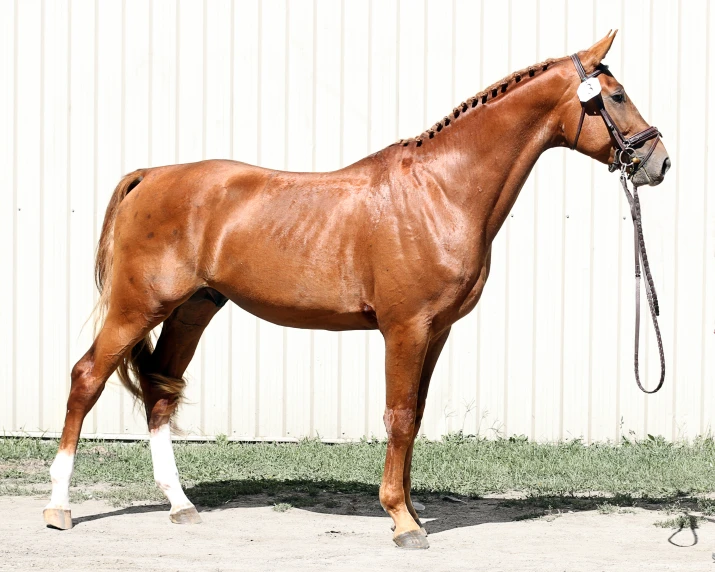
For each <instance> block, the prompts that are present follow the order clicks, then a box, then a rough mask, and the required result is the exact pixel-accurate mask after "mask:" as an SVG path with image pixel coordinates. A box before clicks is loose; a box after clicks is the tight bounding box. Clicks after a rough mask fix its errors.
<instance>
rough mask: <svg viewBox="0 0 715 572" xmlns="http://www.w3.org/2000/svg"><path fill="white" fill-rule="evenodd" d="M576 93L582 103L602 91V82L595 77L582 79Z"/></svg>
mask: <svg viewBox="0 0 715 572" xmlns="http://www.w3.org/2000/svg"><path fill="white" fill-rule="evenodd" d="M576 93H577V94H578V98H579V100H580V101H581V102H582V103H584V102H586V101H589V100H590V99H593V98H594V97H596V96H597V95H598V94H599V93H601V82H600V81H598V78H595V77H592V78H589V79H587V80H586V81H582V82H581V85H579V86H578V91H577V92H576Z"/></svg>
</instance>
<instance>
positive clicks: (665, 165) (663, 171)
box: [660, 157, 670, 176]
mask: <svg viewBox="0 0 715 572" xmlns="http://www.w3.org/2000/svg"><path fill="white" fill-rule="evenodd" d="M668 169H670V157H666V158H665V161H663V168H662V169H661V171H660V174H661V175H663V176H665V174H666V173H667V172H668Z"/></svg>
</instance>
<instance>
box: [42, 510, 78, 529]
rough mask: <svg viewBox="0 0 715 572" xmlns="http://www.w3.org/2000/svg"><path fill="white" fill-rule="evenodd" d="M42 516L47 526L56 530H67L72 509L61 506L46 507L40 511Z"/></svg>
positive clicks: (69, 525)
mask: <svg viewBox="0 0 715 572" xmlns="http://www.w3.org/2000/svg"><path fill="white" fill-rule="evenodd" d="M42 517H43V518H44V519H45V522H46V523H47V526H51V527H52V528H56V529H57V530H69V529H70V528H72V511H71V510H65V509H63V508H46V509H45V510H43V511H42Z"/></svg>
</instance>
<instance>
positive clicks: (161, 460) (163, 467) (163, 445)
mask: <svg viewBox="0 0 715 572" xmlns="http://www.w3.org/2000/svg"><path fill="white" fill-rule="evenodd" d="M149 446H150V448H151V460H152V463H153V465H154V481H156V484H157V486H158V487H159V488H160V489H161V490H162V491H164V494H165V495H166V498H167V499H169V502H170V503H171V513H175V512H178V511H180V510H182V509H185V508H189V507H193V506H194V505H193V504H191V501H190V500H189V499H188V498H186V495H185V494H184V491H183V490H182V489H181V483H179V471H178V469H177V468H176V461H175V460H174V449H173V448H172V447H171V430H170V429H169V424H168V423H165V424H164V425H162V426H161V427H159V428H158V429H152V430H151V431H150V435H149Z"/></svg>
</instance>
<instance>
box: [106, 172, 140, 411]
mask: <svg viewBox="0 0 715 572" xmlns="http://www.w3.org/2000/svg"><path fill="white" fill-rule="evenodd" d="M147 172H148V169H139V170H137V171H134V172H133V173H129V174H128V175H126V176H125V177H124V178H123V179H122V180H121V181H119V184H118V185H117V188H116V189H114V192H113V193H112V196H111V198H110V199H109V204H108V205H107V212H106V213H105V214H104V223H103V224H102V233H101V234H100V236H99V244H98V245H97V257H96V259H95V264H94V281H95V283H96V285H97V289H98V290H99V301H98V302H97V306H96V307H95V323H94V326H95V328H94V329H95V335H96V332H97V330H98V328H99V327H101V325H102V324H103V323H104V319H105V318H106V316H107V310H108V308H109V300H110V297H111V293H112V266H113V262H114V223H115V221H116V219H117V213H118V211H119V205H120V204H121V202H122V201H123V200H124V198H125V197H126V196H127V195H128V194H129V193H130V192H131V190H132V189H134V187H136V186H137V185H138V184H139V183H141V182H142V180H143V179H144V175H145V174H146V173H147ZM153 349H154V346H153V344H152V341H151V334H147V335H146V336H145V337H144V338H143V339H142V340H141V341H139V342H138V343H137V344H136V345H134V346H133V347H132V349H131V351H129V352H128V353H127V355H125V356H124V357H123V358H122V360H121V361H120V362H119V366H118V367H117V376H118V377H119V380H120V381H121V382H122V384H123V385H124V387H126V388H127V389H128V390H129V392H130V393H131V394H132V395H133V396H134V397H135V398H136V399H138V400H140V401H141V400H142V392H141V387H140V386H139V384H138V383H135V382H134V381H133V380H132V377H131V376H130V372H131V373H132V374H134V378H135V379H139V377H140V376H141V375H145V376H146V375H147V374H146V373H145V372H146V366H147V363H148V359H149V358H150V357H151V353H152V351H153Z"/></svg>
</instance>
